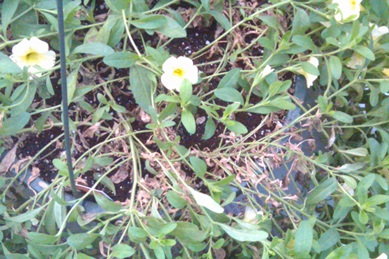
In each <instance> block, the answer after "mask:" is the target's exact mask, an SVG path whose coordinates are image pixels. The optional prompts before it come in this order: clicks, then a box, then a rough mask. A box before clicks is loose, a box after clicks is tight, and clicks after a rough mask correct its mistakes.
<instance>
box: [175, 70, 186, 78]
mask: <svg viewBox="0 0 389 259" xmlns="http://www.w3.org/2000/svg"><path fill="white" fill-rule="evenodd" d="M173 75H175V76H179V77H183V76H184V70H183V69H181V68H176V69H174V71H173Z"/></svg>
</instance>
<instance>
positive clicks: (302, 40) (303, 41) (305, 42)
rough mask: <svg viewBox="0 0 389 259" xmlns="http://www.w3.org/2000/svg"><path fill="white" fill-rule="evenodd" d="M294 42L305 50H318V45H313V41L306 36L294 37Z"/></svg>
mask: <svg viewBox="0 0 389 259" xmlns="http://www.w3.org/2000/svg"><path fill="white" fill-rule="evenodd" d="M275 19H276V18H275ZM292 42H293V43H295V44H297V45H299V46H300V47H303V48H305V49H309V50H313V49H315V48H316V45H315V43H313V40H312V39H311V38H310V37H308V36H305V35H295V36H293V38H292Z"/></svg>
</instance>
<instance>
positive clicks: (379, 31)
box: [369, 23, 389, 41]
mask: <svg viewBox="0 0 389 259" xmlns="http://www.w3.org/2000/svg"><path fill="white" fill-rule="evenodd" d="M369 25H370V27H372V28H373V31H372V32H371V35H372V36H373V40H374V41H375V40H377V39H378V38H379V37H381V36H382V35H384V34H387V33H389V28H388V26H380V27H378V26H377V24H374V23H370V24H369Z"/></svg>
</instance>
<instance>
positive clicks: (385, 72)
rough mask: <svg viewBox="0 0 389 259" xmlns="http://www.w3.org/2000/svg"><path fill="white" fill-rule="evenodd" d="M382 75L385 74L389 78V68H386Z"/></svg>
mask: <svg viewBox="0 0 389 259" xmlns="http://www.w3.org/2000/svg"><path fill="white" fill-rule="evenodd" d="M382 73H383V74H384V75H386V76H387V77H389V68H384V69H382Z"/></svg>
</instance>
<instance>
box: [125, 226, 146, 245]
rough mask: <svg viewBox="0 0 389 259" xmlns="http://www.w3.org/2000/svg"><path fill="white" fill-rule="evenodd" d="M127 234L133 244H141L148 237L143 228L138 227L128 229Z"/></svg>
mask: <svg viewBox="0 0 389 259" xmlns="http://www.w3.org/2000/svg"><path fill="white" fill-rule="evenodd" d="M127 233H128V237H129V238H130V240H131V241H132V242H135V243H143V242H144V241H146V239H147V237H148V236H149V234H148V233H147V232H146V231H145V230H144V229H143V228H139V227H129V228H128V232H127Z"/></svg>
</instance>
